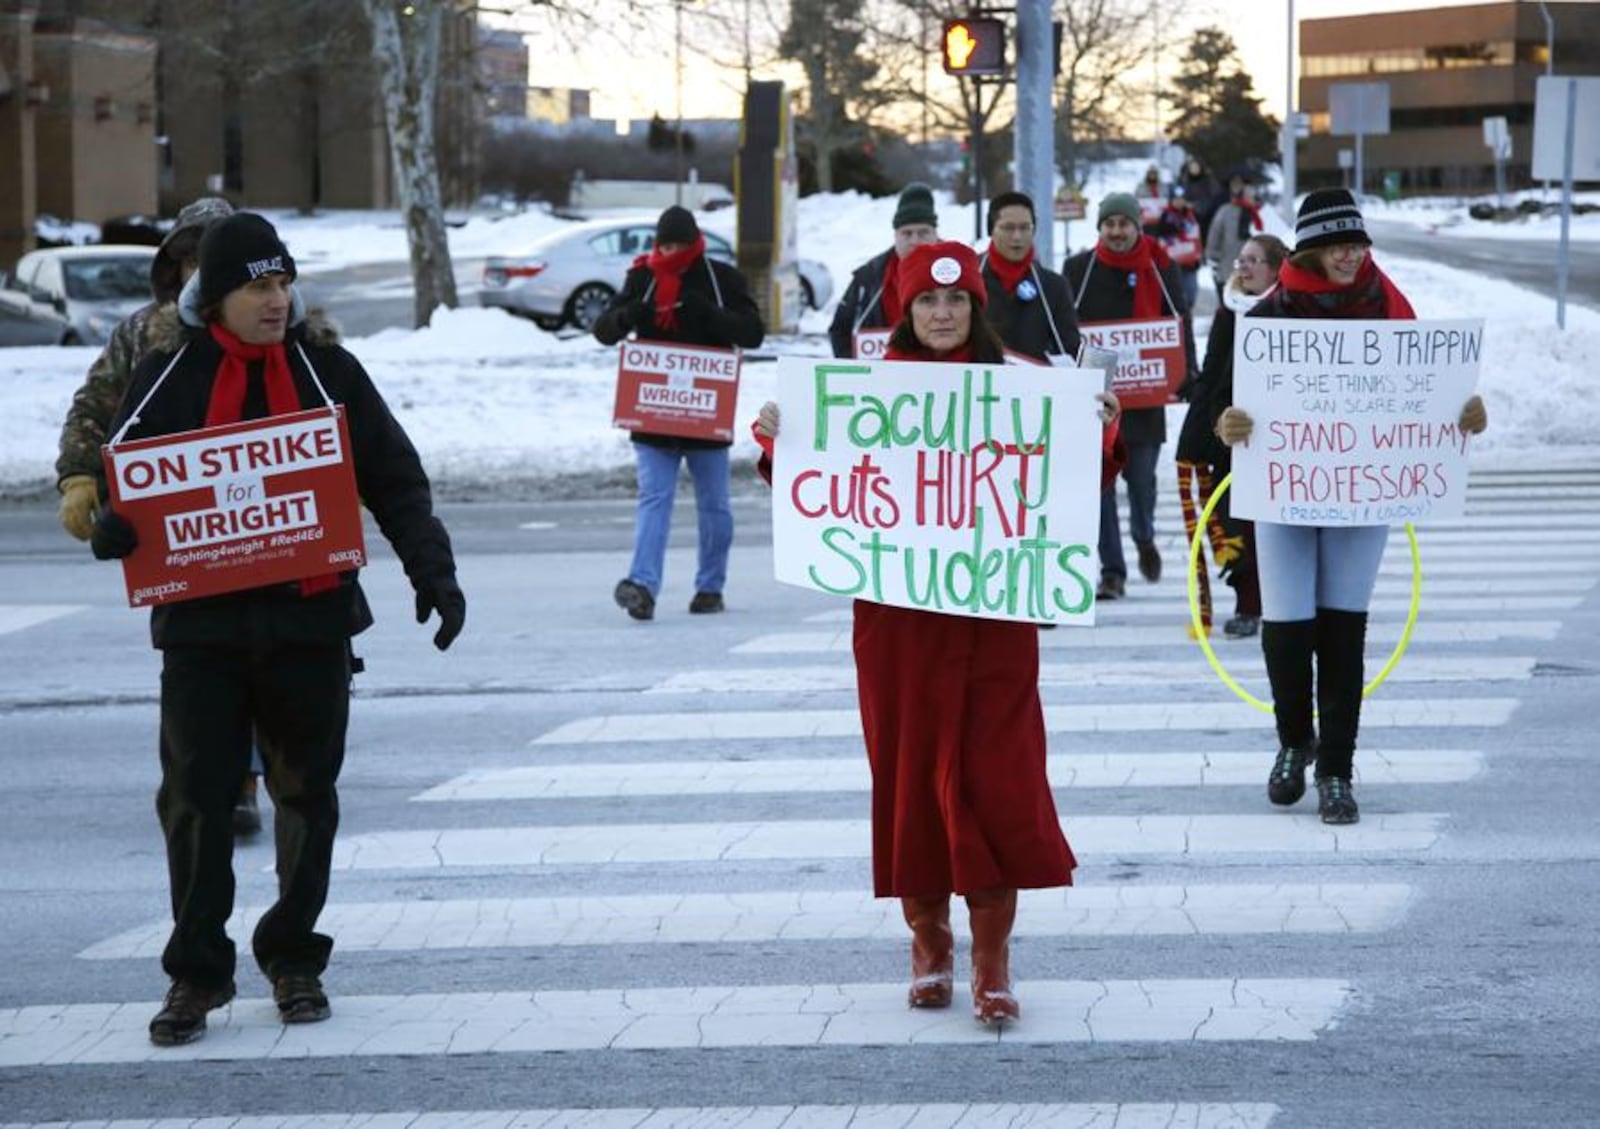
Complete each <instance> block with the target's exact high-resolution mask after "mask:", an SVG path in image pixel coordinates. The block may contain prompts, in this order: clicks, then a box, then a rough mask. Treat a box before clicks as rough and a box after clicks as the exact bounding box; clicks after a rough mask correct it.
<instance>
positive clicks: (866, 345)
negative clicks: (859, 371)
mask: <svg viewBox="0 0 1600 1129" xmlns="http://www.w3.org/2000/svg"><path fill="white" fill-rule="evenodd" d="M892 336H894V330H892V329H861V330H857V331H856V336H855V352H856V360H858V361H881V360H883V356H884V354H885V353H887V352H888V351H889V338H890V337H892Z"/></svg>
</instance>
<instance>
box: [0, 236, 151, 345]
mask: <svg viewBox="0 0 1600 1129" xmlns="http://www.w3.org/2000/svg"><path fill="white" fill-rule="evenodd" d="M155 253H156V249H155V248H154V247H139V246H133V245H127V244H98V245H93V244H92V245H90V246H87V247H50V248H47V249H45V250H43V251H30V252H29V253H28V254H26V255H24V256H22V258H20V259H18V260H17V269H16V270H15V271H13V272H12V273H11V274H8V275H6V277H5V283H4V285H3V286H0V345H104V344H105V343H106V341H107V340H108V339H109V338H110V336H111V331H112V330H113V329H115V328H116V326H117V323H118V322H120V321H121V320H122V319H123V318H125V317H127V316H128V315H129V314H131V313H133V311H134V310H137V309H138V308H139V307H140V306H143V305H144V304H146V303H147V302H149V301H150V300H151V293H150V260H151V259H152V258H154V257H155Z"/></svg>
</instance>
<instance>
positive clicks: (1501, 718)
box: [533, 697, 1518, 745]
mask: <svg viewBox="0 0 1600 1129" xmlns="http://www.w3.org/2000/svg"><path fill="white" fill-rule="evenodd" d="M1517 702H1518V699H1516V698H1382V697H1376V698H1372V699H1370V700H1369V701H1368V702H1367V704H1366V706H1365V707H1364V708H1363V710H1362V720H1363V724H1364V725H1365V727H1366V729H1367V730H1368V731H1369V732H1370V731H1371V730H1373V729H1380V728H1382V727H1384V726H1397V727H1405V728H1413V727H1427V728H1435V727H1450V726H1497V725H1504V724H1505V723H1506V722H1507V721H1509V720H1510V718H1511V712H1512V711H1513V710H1514V709H1516V707H1517ZM1044 721H1045V728H1046V729H1047V730H1049V731H1050V732H1052V733H1113V732H1114V733H1132V732H1141V731H1147V730H1184V731H1189V730H1195V729H1262V728H1270V727H1271V726H1272V724H1273V721H1272V718H1271V717H1270V716H1269V715H1268V714H1266V713H1265V712H1263V711H1261V710H1258V709H1255V708H1253V707H1251V706H1249V705H1247V704H1245V703H1244V702H1241V701H1238V700H1236V699H1227V700H1223V701H1205V702H1183V701H1172V700H1166V701H1160V702H1134V703H1130V702H1121V703H1118V704H1117V705H1116V706H1115V708H1107V707H1106V705H1105V704H1104V703H1099V702H1095V703H1088V704H1082V705H1062V704H1046V705H1045V708H1044ZM860 733H861V715H860V714H859V713H858V712H857V711H856V710H854V709H808V710H796V709H784V710H721V711H717V712H712V713H630V714H600V715H597V716H594V717H584V718H578V719H576V720H574V721H569V722H567V723H566V724H564V725H559V726H557V727H556V728H555V729H552V730H550V731H549V732H548V733H545V734H543V735H541V736H539V737H536V738H534V740H533V744H535V745H568V744H593V743H607V744H610V743H623V742H630V741H639V742H659V741H743V740H753V739H758V738H792V739H796V740H803V739H808V738H815V737H857V736H860Z"/></svg>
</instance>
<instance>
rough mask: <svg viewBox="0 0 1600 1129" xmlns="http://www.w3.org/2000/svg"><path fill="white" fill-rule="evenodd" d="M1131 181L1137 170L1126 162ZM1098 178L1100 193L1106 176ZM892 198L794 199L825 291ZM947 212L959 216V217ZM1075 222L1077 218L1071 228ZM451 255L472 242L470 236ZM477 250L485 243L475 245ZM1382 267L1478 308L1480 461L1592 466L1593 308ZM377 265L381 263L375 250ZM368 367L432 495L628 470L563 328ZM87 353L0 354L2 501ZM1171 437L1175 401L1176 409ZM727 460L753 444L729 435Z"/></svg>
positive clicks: (472, 317)
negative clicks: (824, 269)
mask: <svg viewBox="0 0 1600 1129" xmlns="http://www.w3.org/2000/svg"><path fill="white" fill-rule="evenodd" d="M1135 165H1136V167H1134V169H1133V172H1134V175H1135V176H1137V175H1138V174H1139V173H1141V172H1142V171H1143V164H1142V163H1135ZM1106 187H1108V188H1109V187H1110V185H1109V184H1107V185H1106ZM938 207H939V209H940V214H941V218H942V219H943V221H944V222H943V227H944V229H945V231H946V233H947V234H957V233H960V234H965V233H966V232H968V231H970V227H968V226H966V223H967V222H970V216H969V215H966V214H964V209H958V208H956V206H955V204H954V202H953V201H951V200H950V198H949V197H948V196H945V195H941V196H939V198H938ZM893 211H894V200H893V198H888V199H884V200H873V199H870V198H868V197H864V196H860V195H857V194H850V193H846V194H841V195H835V196H830V197H826V198H823V197H810V198H807V199H806V200H804V201H802V202H801V210H800V238H801V249H802V254H804V255H806V256H807V257H810V258H818V259H821V260H823V261H824V262H826V263H827V265H828V267H829V269H830V270H831V271H832V272H833V276H834V291H835V295H837V294H838V293H840V292H842V290H843V289H844V286H845V284H846V283H847V282H848V279H849V272H850V270H851V269H852V268H853V267H854V266H855V265H857V264H858V263H859V262H861V261H862V260H864V259H866V258H867V257H868V256H870V255H873V254H876V253H877V252H878V251H881V250H883V249H885V248H887V247H888V246H889V242H890V239H891V229H890V222H891V217H892V215H893ZM956 217H959V219H957V218H956ZM322 220H323V218H322V217H319V218H318V220H315V221H310V222H308V223H306V224H304V225H301V226H295V225H293V224H286V227H288V228H289V230H288V232H287V235H288V242H289V244H290V248H291V250H292V251H293V252H294V253H295V255H296V257H297V258H300V257H302V256H305V255H307V254H318V255H321V256H322V261H323V262H324V263H339V264H349V263H353V262H360V261H373V260H370V259H366V258H364V256H367V255H373V254H380V253H381V254H383V255H385V256H388V255H389V254H390V253H391V251H390V250H386V249H385V248H388V247H390V245H391V242H392V241H394V240H398V241H399V244H400V247H401V250H400V251H399V252H397V253H394V256H395V258H397V259H398V258H403V257H404V250H403V243H404V241H403V236H401V235H400V233H399V230H398V227H391V226H390V225H389V222H388V221H387V220H386V221H385V222H384V223H381V224H373V223H371V222H370V217H369V219H368V221H367V222H364V223H363V222H358V221H357V219H356V218H355V216H353V215H349V214H346V215H344V216H331V217H327V218H326V222H321V221H322ZM702 220H703V222H704V223H705V226H706V227H707V228H709V229H712V230H717V231H723V232H725V233H730V234H731V230H732V226H731V225H732V223H733V217H732V214H731V212H726V211H725V212H717V213H710V214H708V215H706V216H703V217H702ZM562 222H564V221H561V220H556V219H553V218H552V217H549V216H527V217H521V218H519V219H513V220H504V221H501V225H511V226H501V225H489V224H488V222H487V221H484V223H483V225H482V226H481V227H480V228H478V229H474V228H473V227H472V225H471V224H469V225H468V226H467V228H465V229H461V230H462V231H465V232H468V233H469V234H470V237H471V238H472V239H476V240H479V241H480V242H479V243H478V244H477V246H479V247H483V246H486V245H487V241H488V240H489V238H490V235H491V234H492V235H494V236H495V237H496V238H498V237H499V235H500V234H501V233H515V234H516V235H517V236H518V238H527V239H529V240H530V241H531V240H532V239H534V238H537V236H538V233H539V229H540V228H541V227H548V226H549V225H553V224H560V223H562ZM1074 226H1075V227H1076V226H1078V225H1074ZM457 234H458V233H457V232H454V231H453V232H452V243H453V245H456V246H457V247H458V250H457V253H458V254H466V253H467V252H466V251H465V250H464V246H471V245H472V244H471V243H469V242H468V239H467V238H466V237H463V239H462V242H461V244H455V236H456V235H457ZM480 253H481V252H480ZM1379 259H1380V261H1381V262H1382V263H1383V265H1384V267H1385V269H1386V270H1388V271H1389V272H1390V274H1392V275H1393V277H1394V278H1395V280H1396V282H1398V283H1399V285H1400V286H1401V288H1402V289H1404V290H1405V291H1406V293H1407V294H1408V295H1409V296H1410V297H1411V299H1412V302H1413V304H1414V305H1415V306H1416V307H1417V310H1418V312H1419V314H1420V315H1421V316H1423V317H1462V316H1471V315H1477V316H1482V317H1485V318H1486V319H1487V320H1488V332H1487V336H1486V343H1485V361H1484V366H1483V383H1482V391H1483V394H1484V397H1485V399H1486V400H1487V401H1488V404H1489V410H1490V417H1491V426H1490V430H1489V432H1488V433H1487V434H1486V435H1485V436H1483V438H1482V440H1481V441H1479V443H1478V448H1477V450H1478V453H1479V456H1480V459H1481V461H1482V462H1483V463H1484V464H1489V465H1492V464H1496V463H1501V464H1509V463H1517V464H1525V463H1526V462H1527V459H1528V456H1529V455H1530V454H1531V455H1532V456H1533V457H1535V458H1536V459H1537V460H1538V462H1539V463H1541V464H1547V463H1554V462H1574V461H1582V462H1589V463H1595V464H1600V397H1595V396H1594V395H1593V394H1592V388H1591V385H1592V381H1593V366H1594V361H1593V358H1595V357H1597V356H1600V312H1597V311H1594V310H1591V309H1588V308H1585V307H1581V306H1571V307H1569V308H1568V321H1567V325H1568V328H1567V331H1566V332H1565V333H1564V334H1563V333H1560V332H1558V331H1557V330H1556V329H1555V324H1554V323H1555V313H1554V302H1553V301H1551V300H1550V299H1547V298H1543V297H1540V296H1538V295H1536V294H1534V293H1533V292H1531V291H1528V290H1524V289H1521V288H1518V287H1516V286H1513V285H1511V284H1510V283H1506V282H1501V281H1497V280H1493V279H1488V278H1485V277H1483V276H1481V275H1479V274H1476V273H1468V272H1464V271H1458V270H1453V269H1450V268H1448V267H1443V266H1440V265H1438V264H1436V263H1431V262H1426V261H1422V260H1413V259H1400V258H1394V257H1391V256H1388V255H1384V254H1382V253H1381V251H1380V255H1379ZM379 261H385V260H379ZM826 324H827V318H826V317H825V316H824V315H821V314H811V315H808V316H807V318H806V319H805V321H804V322H803V324H802V328H803V329H804V330H806V331H807V332H808V334H810V336H804V337H799V338H795V337H789V338H774V339H772V340H770V341H769V342H768V343H767V345H766V346H765V347H763V349H762V350H761V351H760V353H761V355H768V356H770V355H772V354H774V353H778V352H785V353H795V352H803V353H807V354H816V353H819V352H822V351H825V349H826V345H825V343H823V342H821V341H820V340H818V339H817V338H816V336H815V334H816V333H819V332H821V330H823V329H824V328H825V327H826ZM347 345H348V347H349V348H350V349H351V351H352V352H353V353H354V354H355V355H356V356H357V357H358V358H360V359H361V361H362V362H363V363H364V364H365V365H366V366H367V368H368V370H369V371H370V372H371V373H372V376H373V379H374V380H375V381H376V383H377V384H378V387H379V388H380V389H381V390H382V391H383V393H384V395H385V396H386V397H387V398H388V400H389V402H390V404H391V406H392V408H393V410H394V412H395V414H396V415H397V416H398V417H399V418H400V420H401V422H402V423H403V424H404V425H405V427H406V429H407V431H409V432H410V434H411V436H412V438H413V440H414V441H415V442H416V444H417V447H418V448H419V449H420V450H421V452H422V455H423V457H424V460H425V461H426V463H427V465H428V467H429V469H430V471H431V472H432V474H433V475H434V477H435V478H436V479H437V480H438V482H439V483H440V486H441V488H442V489H444V490H446V491H449V492H451V493H461V492H464V491H471V492H482V493H489V492H493V491H494V490H496V489H497V488H501V489H517V490H524V491H526V490H530V489H537V488H541V487H544V486H548V485H550V484H554V483H559V482H562V481H564V480H570V479H573V478H577V479H580V480H582V479H585V478H589V479H594V478H606V479H616V480H620V481H626V477H627V474H628V471H629V468H630V467H631V465H632V456H631V452H630V446H629V444H628V441H627V438H626V436H625V435H624V434H623V433H621V432H619V431H616V430H615V429H613V428H612V427H611V425H610V421H611V406H612V396H613V387H614V376H615V366H616V353H615V350H613V349H607V348H603V347H601V346H599V345H598V344H596V343H595V342H594V341H593V340H592V339H591V338H581V337H580V338H568V339H562V338H558V337H556V336H554V335H552V334H549V333H545V332H543V331H542V330H540V329H538V328H536V327H535V326H534V325H533V324H532V323H531V322H528V321H524V320H521V319H518V318H513V317H510V316H508V315H506V314H503V313H501V312H499V311H496V310H484V309H479V308H476V307H470V306H469V307H466V308H463V309H460V310H454V311H449V310H444V311H440V312H439V314H438V315H436V316H435V318H434V323H433V325H432V327H431V328H429V329H425V330H419V331H416V332H409V331H404V330H386V331H384V332H382V333H379V334H376V335H374V336H372V337H368V338H360V339H355V340H352V341H349V342H347ZM94 357H95V350H93V349H62V348H34V349H0V495H5V494H20V493H31V492H35V491H39V490H44V489H47V488H48V487H49V486H50V485H51V484H52V483H53V481H54V471H53V463H54V460H55V455H56V440H57V436H58V434H59V431H60V426H61V420H62V418H63V416H64V414H65V412H66V410H67V407H68V405H69V404H70V402H71V398H72V393H73V391H74V390H75V389H76V388H77V387H78V385H79V383H80V382H81V381H82V379H83V374H84V372H85V370H86V369H87V368H88V366H89V364H90V363H91V362H92V361H93V360H94ZM774 380H775V369H774V366H773V365H771V364H769V363H762V362H760V361H752V362H751V363H749V364H747V365H746V367H745V376H744V380H743V383H742V386H741V389H740V406H739V418H740V419H741V420H748V419H751V418H753V417H754V416H755V413H756V409H757V408H758V406H759V405H760V404H761V402H762V401H763V400H766V399H769V398H770V397H771V395H772V393H773V388H774ZM1171 411H1172V414H1173V416H1174V420H1173V424H1174V426H1173V428H1172V433H1173V434H1174V435H1176V424H1177V420H1178V418H1181V414H1182V411H1183V409H1182V407H1181V406H1177V407H1174V408H1173V409H1171ZM734 455H735V457H736V458H743V459H751V458H754V456H755V446H754V444H753V442H751V441H750V440H749V439H748V438H746V437H745V433H744V432H743V431H742V429H741V438H740V439H739V442H738V443H737V444H736V445H735V449H734Z"/></svg>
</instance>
